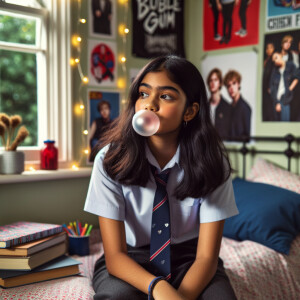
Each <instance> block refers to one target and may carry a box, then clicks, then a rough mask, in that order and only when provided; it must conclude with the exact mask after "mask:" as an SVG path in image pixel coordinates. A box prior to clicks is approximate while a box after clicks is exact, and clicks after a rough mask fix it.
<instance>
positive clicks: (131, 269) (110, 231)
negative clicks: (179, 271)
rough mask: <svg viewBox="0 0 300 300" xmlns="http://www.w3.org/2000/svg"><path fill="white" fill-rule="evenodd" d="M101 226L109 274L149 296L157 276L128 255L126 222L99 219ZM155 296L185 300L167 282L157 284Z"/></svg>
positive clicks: (157, 299) (156, 297)
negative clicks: (149, 288)
mask: <svg viewBox="0 0 300 300" xmlns="http://www.w3.org/2000/svg"><path fill="white" fill-rule="evenodd" d="M99 224H100V230H101V236H102V240H103V247H104V253H105V262H106V268H107V271H108V272H109V274H111V275H113V276H115V277H118V278H120V279H122V280H123V281H126V282H128V283H129V284H131V285H132V286H134V287H136V288H137V289H139V290H141V291H142V292H144V293H145V294H148V286H149V284H150V282H151V281H152V280H153V279H154V278H155V276H154V275H153V274H151V273H149V272H148V271H146V270H145V269H144V268H143V267H142V266H140V265H139V264H138V263H136V262H135V261H134V260H133V259H131V258H130V257H129V256H128V255H127V246H126V235H125V226H124V222H123V221H116V220H112V219H108V218H103V217H99ZM153 295H154V297H155V299H156V300H159V299H174V300H184V299H185V298H184V297H182V296H181V295H179V293H178V292H177V291H176V289H174V288H173V287H172V286H171V285H170V284H169V283H167V282H166V281H160V282H159V283H157V285H156V286H155V288H154V291H153Z"/></svg>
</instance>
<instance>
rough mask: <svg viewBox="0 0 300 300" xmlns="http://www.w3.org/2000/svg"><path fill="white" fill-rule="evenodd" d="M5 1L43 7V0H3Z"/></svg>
mask: <svg viewBox="0 0 300 300" xmlns="http://www.w3.org/2000/svg"><path fill="white" fill-rule="evenodd" d="M3 1H4V2H6V3H11V4H17V5H22V6H28V7H35V8H41V7H45V4H44V1H43V0H3Z"/></svg>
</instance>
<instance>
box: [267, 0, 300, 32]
mask: <svg viewBox="0 0 300 300" xmlns="http://www.w3.org/2000/svg"><path fill="white" fill-rule="evenodd" d="M297 28H300V0H289V1H286V0H268V1H267V21H266V31H267V32H271V31H279V30H288V29H297Z"/></svg>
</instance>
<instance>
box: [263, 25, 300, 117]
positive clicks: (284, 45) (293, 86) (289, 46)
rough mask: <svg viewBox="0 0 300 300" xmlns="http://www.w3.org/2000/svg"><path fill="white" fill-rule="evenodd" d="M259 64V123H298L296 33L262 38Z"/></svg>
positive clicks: (299, 40) (299, 39)
mask: <svg viewBox="0 0 300 300" xmlns="http://www.w3.org/2000/svg"><path fill="white" fill-rule="evenodd" d="M262 63H263V77H262V121H263V122H300V69H299V66H300V30H291V31H281V32H278V33H269V34H266V35H265V39H264V60H263V62H262ZM281 74H282V75H281ZM281 78H282V79H283V81H282V82H283V83H284V85H283V86H282V88H280V86H281V85H280V81H281ZM287 87H288V88H287Z"/></svg>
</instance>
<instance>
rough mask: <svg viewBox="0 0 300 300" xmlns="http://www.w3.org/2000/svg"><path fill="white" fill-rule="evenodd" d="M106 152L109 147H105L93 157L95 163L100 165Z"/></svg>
mask: <svg viewBox="0 0 300 300" xmlns="http://www.w3.org/2000/svg"><path fill="white" fill-rule="evenodd" d="M108 150H109V145H106V146H104V147H103V148H101V149H100V150H99V152H98V153H97V155H96V157H95V163H102V162H103V160H104V157H105V155H106V153H107V151H108Z"/></svg>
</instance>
